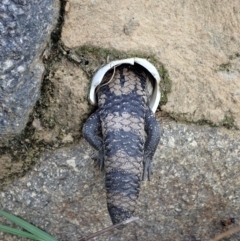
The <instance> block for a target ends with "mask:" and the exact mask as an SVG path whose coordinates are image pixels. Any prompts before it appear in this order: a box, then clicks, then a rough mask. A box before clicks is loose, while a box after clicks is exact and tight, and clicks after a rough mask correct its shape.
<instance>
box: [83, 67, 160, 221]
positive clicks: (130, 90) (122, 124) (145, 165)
mask: <svg viewBox="0 0 240 241" xmlns="http://www.w3.org/2000/svg"><path fill="white" fill-rule="evenodd" d="M151 78H152V76H151V75H150V74H149V73H146V72H145V71H144V69H143V68H142V67H140V66H138V65H134V66H132V65H129V64H123V65H120V66H119V67H117V68H116V70H115V69H114V70H109V71H108V72H107V73H106V74H105V76H104V78H103V81H102V82H101V85H100V86H99V88H98V90H97V96H98V109H97V111H96V112H95V113H93V114H92V115H91V116H90V117H89V119H88V120H87V122H86V123H85V125H84V127H83V136H84V138H85V139H86V140H87V141H88V142H89V143H90V145H92V146H93V147H94V148H95V149H96V150H97V151H99V155H98V158H97V163H98V165H99V166H100V168H101V169H102V168H103V167H104V168H105V172H106V178H105V186H106V192H107V206H108V211H109V214H110V217H111V219H112V222H113V224H116V223H119V222H121V221H123V220H126V219H128V218H130V217H132V215H133V213H134V210H135V206H136V201H137V198H138V195H139V191H140V184H141V180H142V179H144V178H145V177H146V175H148V178H150V175H151V172H152V158H153V155H154V153H155V150H156V148H157V145H158V143H159V140H160V128H159V125H158V123H157V121H156V119H155V117H154V114H153V112H152V111H151V109H150V108H149V96H150V94H151V93H149V92H151V88H149V86H151V83H152V82H151ZM98 133H100V135H99V134H98Z"/></svg>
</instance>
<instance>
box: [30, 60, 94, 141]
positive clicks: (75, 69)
mask: <svg viewBox="0 0 240 241" xmlns="http://www.w3.org/2000/svg"><path fill="white" fill-rule="evenodd" d="M45 88H46V89H45V91H46V93H45V96H44V98H43V99H44V101H45V107H44V108H42V110H41V113H40V116H41V117H40V119H35V120H34V121H33V123H32V125H33V126H34V127H35V129H36V130H35V134H34V138H35V139H36V140H38V141H39V140H44V141H45V142H53V141H56V140H57V139H58V140H61V142H63V143H68V142H73V140H74V138H75V137H78V136H79V135H80V133H81V127H82V124H83V122H84V121H85V120H86V118H87V117H88V114H87V113H88V112H89V111H91V109H92V108H93V107H92V106H91V105H90V104H89V103H88V93H89V88H90V80H89V79H88V78H87V76H86V74H85V73H84V71H83V70H82V69H81V68H80V67H79V66H77V65H75V64H73V63H71V62H69V61H68V60H67V59H66V58H64V57H63V58H62V59H61V61H60V62H58V61H56V62H55V63H53V64H52V66H51V69H50V72H49V75H48V77H47V81H46V83H45Z"/></svg>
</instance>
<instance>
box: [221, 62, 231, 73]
mask: <svg viewBox="0 0 240 241" xmlns="http://www.w3.org/2000/svg"><path fill="white" fill-rule="evenodd" d="M230 70H231V63H230V62H228V63H223V64H220V65H219V71H226V72H230Z"/></svg>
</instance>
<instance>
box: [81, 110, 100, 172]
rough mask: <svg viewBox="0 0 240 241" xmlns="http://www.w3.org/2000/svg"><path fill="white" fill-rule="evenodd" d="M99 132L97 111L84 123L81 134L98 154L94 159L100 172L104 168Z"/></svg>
mask: <svg viewBox="0 0 240 241" xmlns="http://www.w3.org/2000/svg"><path fill="white" fill-rule="evenodd" d="M100 131H101V121H100V116H99V110H97V111H96V112H94V113H93V114H92V115H91V116H90V117H89V118H88V119H87V121H86V122H85V124H84V126H83V129H82V134H83V137H84V138H85V139H86V141H87V142H88V143H89V144H90V145H91V146H92V147H93V148H94V149H95V150H97V151H98V152H99V154H98V156H97V157H96V158H94V159H95V161H96V166H99V168H100V170H103V168H104V145H103V140H102V138H101V137H100V136H98V133H99V132H100Z"/></svg>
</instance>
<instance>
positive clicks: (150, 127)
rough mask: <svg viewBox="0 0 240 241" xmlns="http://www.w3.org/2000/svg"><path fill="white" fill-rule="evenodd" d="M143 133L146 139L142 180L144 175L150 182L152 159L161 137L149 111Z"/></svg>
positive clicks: (155, 121) (153, 117)
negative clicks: (145, 134) (144, 132)
mask: <svg viewBox="0 0 240 241" xmlns="http://www.w3.org/2000/svg"><path fill="white" fill-rule="evenodd" d="M145 131H146V133H147V138H146V142H145V145H144V158H143V159H144V160H143V176H142V180H144V179H145V176H146V175H148V180H150V176H151V174H152V159H153V155H154V153H155V151H156V149H157V146H158V143H159V141H160V135H161V130H160V127H159V124H158V122H157V120H156V118H155V116H154V114H153V112H152V111H151V110H150V109H148V111H147V113H146V116H145Z"/></svg>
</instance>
